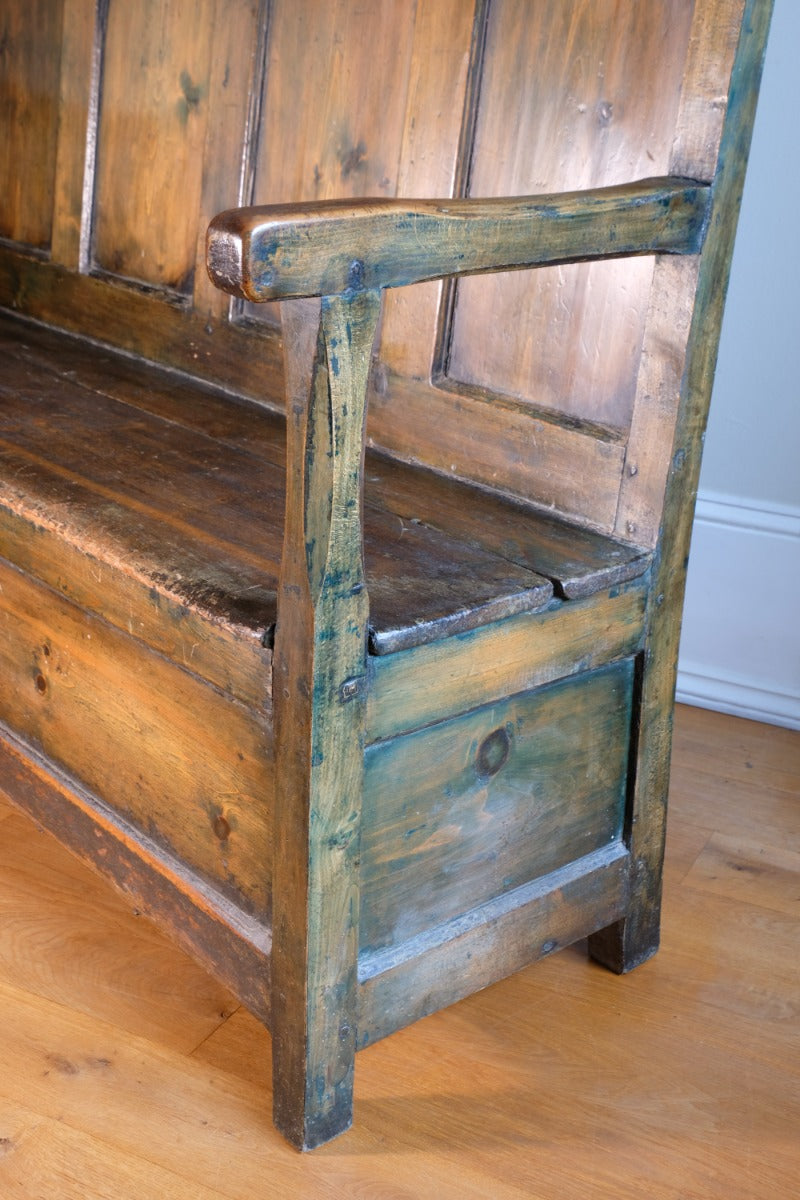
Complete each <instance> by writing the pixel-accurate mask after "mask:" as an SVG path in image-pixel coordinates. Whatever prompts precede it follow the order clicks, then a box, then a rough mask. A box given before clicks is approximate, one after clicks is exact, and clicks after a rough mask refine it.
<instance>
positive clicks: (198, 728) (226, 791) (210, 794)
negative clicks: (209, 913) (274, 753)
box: [0, 560, 273, 918]
mask: <svg viewBox="0 0 800 1200" xmlns="http://www.w3.org/2000/svg"><path fill="white" fill-rule="evenodd" d="M0 581H1V582H2V590H0V621H1V622H2V625H1V626H0V627H1V628H2V640H0V675H1V676H2V679H3V688H2V689H0V720H3V721H5V722H6V723H7V724H8V725H9V726H11V728H12V729H14V730H16V731H18V732H19V733H20V734H22V735H23V736H25V737H27V738H28V740H30V741H32V742H33V743H34V744H35V745H36V746H38V747H39V748H40V749H41V750H42V752H43V753H44V754H46V755H47V756H48V757H49V758H50V759H51V760H52V761H54V762H56V763H58V764H60V765H61V767H62V768H64V769H65V770H67V771H69V772H70V773H72V774H74V775H75V776H77V778H78V779H80V780H81V781H82V782H83V784H84V785H85V786H86V787H87V788H88V789H89V790H90V791H92V792H94V793H95V794H97V795H99V796H102V797H103V799H104V800H105V802H106V803H107V804H108V805H109V806H110V807H111V808H113V809H114V810H116V811H117V812H118V813H120V814H121V815H122V816H123V817H125V818H127V819H128V820H129V821H130V822H132V823H133V824H135V825H138V827H139V828H140V829H142V830H143V831H144V832H145V833H147V834H148V835H149V836H151V837H152V839H153V840H154V841H156V842H157V843H159V844H161V845H162V846H164V847H165V848H167V849H168V850H169V851H170V852H171V853H173V854H174V855H175V856H177V857H180V858H182V859H183V861H184V862H186V863H187V865H188V866H189V867H190V869H192V870H193V871H194V872H195V873H198V874H200V875H202V876H204V877H205V878H206V879H207V880H210V881H213V884H214V886H215V887H216V888H218V890H219V891H221V892H222V893H223V894H225V895H228V896H229V897H230V898H231V899H232V900H233V901H234V902H235V903H238V904H239V905H240V906H241V907H242V908H243V909H244V910H245V911H248V912H251V913H254V914H258V915H259V916H260V917H262V918H265V917H266V916H267V915H268V913H269V905H270V886H269V868H270V860H271V855H270V820H271V810H272V802H273V801H272V797H273V782H272V769H271V765H270V761H269V760H270V743H271V729H270V727H269V725H268V723H267V722H266V720H265V718H264V716H263V714H261V713H259V712H258V710H256V711H253V712H251V711H250V710H248V709H247V708H246V707H245V706H244V705H241V704H238V703H237V702H236V701H234V700H233V699H232V698H230V697H227V696H224V695H222V694H220V693H219V692H217V691H216V690H215V689H213V688H211V687H209V686H208V685H204V684H203V683H202V682H201V681H200V680H199V679H198V678H197V677H196V676H193V675H191V674H189V672H187V671H185V670H182V669H181V668H179V667H177V666H176V665H174V664H172V663H169V662H168V660H166V659H164V658H162V657H161V656H160V655H158V654H155V653H154V652H152V651H149V650H148V649H147V647H146V646H144V645H143V644H142V643H141V642H139V641H137V640H135V639H133V638H130V637H128V636H126V635H125V634H123V633H121V632H119V631H117V630H115V629H114V628H113V627H112V626H110V625H107V624H106V623H105V622H103V621H101V620H100V619H98V618H96V617H93V616H91V615H90V614H88V613H86V612H84V611H83V610H81V609H80V608H78V607H77V606H76V605H74V604H71V603H70V602H68V601H66V600H64V599H62V598H61V597H59V596H58V595H57V594H56V593H55V592H53V591H51V590H50V589H48V588H45V587H43V586H42V585H41V584H39V583H37V582H35V581H33V580H30V579H28V578H26V577H25V576H24V575H23V574H22V573H21V572H19V571H17V570H15V569H14V568H12V567H9V566H8V565H7V564H6V563H5V562H3V561H2V560H0Z"/></svg>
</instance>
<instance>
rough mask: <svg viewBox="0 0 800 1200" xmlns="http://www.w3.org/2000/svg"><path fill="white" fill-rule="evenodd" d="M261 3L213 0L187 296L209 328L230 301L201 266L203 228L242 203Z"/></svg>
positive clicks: (250, 164) (259, 62) (251, 145)
mask: <svg viewBox="0 0 800 1200" xmlns="http://www.w3.org/2000/svg"><path fill="white" fill-rule="evenodd" d="M264 14H265V5H264V3H263V2H262V3H260V4H255V3H253V0H215V2H214V15H213V32H212V35H211V36H212V46H213V54H212V55H211V63H210V70H209V77H208V99H207V103H208V123H207V126H206V137H205V145H204V146H203V161H204V162H208V163H213V164H214V170H213V171H206V172H204V174H203V181H202V191H201V195H200V204H199V212H198V214H197V222H196V225H195V230H194V232H195V239H196V240H195V268H194V288H193V294H192V300H193V304H194V307H195V308H196V309H197V310H198V312H200V313H202V314H205V315H206V316H207V318H208V321H209V324H211V326H212V328H213V324H214V322H216V321H221V322H224V321H226V320H227V318H228V316H229V310H230V302H229V301H228V300H227V299H226V298H225V296H223V295H221V294H220V292H219V291H218V290H217V289H216V288H214V287H213V286H212V284H211V281H210V279H209V277H208V272H207V271H206V266H205V232H204V231H205V229H206V226H207V225H208V222H209V221H210V220H211V218H212V217H213V216H214V213H216V212H219V210H220V209H221V208H226V207H230V205H231V204H232V203H233V204H246V203H247V202H248V200H249V199H250V184H251V175H252V172H253V169H254V166H255V164H254V161H253V159H254V156H255V152H256V142H257V138H258V133H259V130H258V129H257V127H256V117H257V114H258V100H259V98H260V94H261V83H262V66H263V54H264V46H263V44H262V39H263V35H264V33H265V24H266V21H265V16H264Z"/></svg>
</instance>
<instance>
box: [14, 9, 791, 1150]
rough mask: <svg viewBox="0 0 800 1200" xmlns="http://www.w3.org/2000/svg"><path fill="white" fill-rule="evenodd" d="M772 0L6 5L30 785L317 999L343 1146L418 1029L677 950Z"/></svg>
mask: <svg viewBox="0 0 800 1200" xmlns="http://www.w3.org/2000/svg"><path fill="white" fill-rule="evenodd" d="M769 13H770V3H769V2H768V0H679V2H676V3H673V4H670V5H661V6H651V5H642V4H638V3H636V2H635V0H624V2H623V3H617V2H614V3H612V0H559V2H558V3H543V4H537V5H529V4H525V3H515V2H514V0H436V3H433V2H431V3H428V2H427V0H425V2H417V3H410V2H409V3H405V0H403V2H402V3H397V4H393V5H374V6H366V7H365V6H363V5H355V4H352V3H350V2H349V0H340V2H338V3H336V4H331V5H319V4H316V3H314V2H313V0H293V2H292V3H291V4H289V3H285V2H284V0H271V2H267V0H263V2H262V3H259V4H252V3H250V2H249V0H247V2H246V0H235V2H233V3H231V2H230V0H225V2H223V0H198V4H197V5H195V6H194V10H193V11H192V12H191V13H189V12H188V11H185V10H184V9H183V8H178V7H177V6H175V5H170V4H169V3H167V0H147V2H146V3H142V4H139V5H129V4H125V3H123V0H102V2H101V3H97V4H95V3H94V2H93V0H30V3H29V4H28V5H26V6H25V7H24V9H22V8H20V9H18V11H15V12H13V13H10V14H7V15H5V16H4V17H2V18H0V22H4V28H3V36H2V45H3V46H4V47H7V48H9V50H8V51H7V52H6V59H7V63H6V68H7V69H5V82H4V83H3V84H2V87H3V88H4V89H5V104H4V111H6V112H7V113H8V114H9V118H10V119H9V120H8V121H6V122H5V124H4V125H3V126H2V127H0V162H2V163H3V165H4V179H5V180H6V183H5V186H4V188H3V189H2V193H1V194H0V305H2V307H3V310H4V311H3V313H2V314H0V343H1V346H0V349H1V350H2V353H0V363H2V366H0V683H1V684H2V686H0V787H1V788H2V790H3V792H4V794H6V795H8V797H9V798H10V799H11V800H12V801H13V802H14V803H16V804H17V805H19V806H20V807H21V808H22V809H24V810H25V811H28V812H30V813H31V814H32V815H33V816H34V817H35V818H36V819H37V820H39V821H40V822H41V823H42V824H43V825H45V826H46V827H47V828H48V829H51V830H52V831H53V832H55V834H56V835H57V836H58V837H59V838H60V839H61V840H62V841H63V842H64V843H65V844H66V845H68V846H70V847H71V848H72V849H73V850H74V851H75V852H76V853H78V854H79V855H80V856H81V857H83V858H84V859H85V860H87V861H89V862H92V863H93V864H94V865H95V866H96V867H97V868H98V869H99V870H100V871H101V872H103V873H104V874H105V875H106V876H107V877H108V878H109V879H110V880H111V881H112V882H113V883H114V884H115V885H116V886H118V887H120V888H121V889H122V890H123V891H124V892H125V893H126V894H127V895H129V896H130V898H131V899H132V901H133V902H134V903H135V904H136V905H137V906H139V907H140V908H141V909H142V910H143V911H145V912H147V913H148V914H149V915H150V916H151V917H152V918H153V919H154V920H155V921H157V922H158V923H160V924H161V925H162V926H163V927H164V928H166V929H167V930H169V931H170V932H171V933H172V934H173V935H174V936H175V938H176V939H177V940H178V941H179V942H180V943H181V944H182V945H183V946H185V947H186V948H187V949H189V950H190V951H191V952H192V953H193V954H194V955H196V956H197V957H198V958H199V959H200V960H201V961H202V962H203V963H204V964H205V965H207V966H208V967H209V969H211V970H212V971H214V972H215V973H216V974H217V975H218V976H219V977H220V978H221V979H222V980H223V981H224V982H225V983H226V984H227V985H228V986H229V987H230V988H231V989H232V991H233V992H234V993H235V994H236V995H237V996H238V997H239V999H240V1000H241V1001H242V1002H243V1003H245V1004H246V1005H248V1007H250V1009H251V1010H252V1011H253V1012H254V1013H256V1014H257V1015H258V1016H259V1017H260V1018H261V1019H262V1020H264V1021H265V1023H266V1024H267V1025H268V1026H269V1027H270V1029H271V1032H272V1037H273V1049H274V1064H275V1066H274V1101H273V1103H274V1117H275V1120H276V1123H277V1124H278V1126H279V1127H280V1128H281V1129H282V1130H283V1132H284V1133H285V1134H286V1136H287V1137H288V1138H289V1139H290V1140H291V1141H292V1142H294V1143H295V1144H296V1145H298V1146H300V1147H303V1148H310V1147H313V1146H315V1145H318V1144H320V1143H322V1142H324V1141H326V1140H327V1139H328V1138H330V1137H332V1136H334V1135H336V1134H337V1133H340V1132H341V1131H342V1130H343V1129H345V1128H347V1126H348V1124H349V1122H350V1119H351V1113H352V1090H353V1078H354V1062H355V1056H356V1051H357V1050H358V1049H359V1048H361V1047H363V1046H365V1045H367V1044H369V1043H370V1042H371V1041H374V1040H375V1039H377V1038H380V1037H383V1036H385V1035H387V1034H389V1033H391V1032H392V1031H393V1030H395V1029H397V1028H399V1027H401V1026H402V1025H404V1024H406V1023H408V1022H410V1021H413V1020H415V1019H417V1018H418V1017H420V1016H422V1015H424V1014H426V1013H429V1012H431V1011H434V1010H435V1009H436V1008H438V1007H441V1006H443V1005H446V1004H449V1003H452V1002H453V1001H454V1000H457V999H458V998H460V997H462V996H465V995H468V994H469V993H470V992H472V991H474V990H475V989H477V988H480V987H483V986H485V985H486V984H488V983H490V982H492V981H494V980H496V979H499V978H502V977H503V976H504V975H507V974H508V973H510V972H512V971H514V970H517V969H519V968H520V967H522V966H524V965H525V964H527V963H529V962H531V961H533V960H535V959H537V958H539V957H541V956H543V955H546V954H549V953H551V952H552V951H553V950H555V949H557V948H559V947H561V946H564V945H567V944H569V943H570V942H573V941H575V940H577V939H579V938H583V937H588V938H589V949H590V953H591V954H592V955H593V956H594V957H595V958H596V959H597V960H598V961H600V962H603V963H604V964H605V965H607V966H609V967H610V968H611V969H613V970H615V971H618V972H623V971H626V970H628V969H630V968H631V967H633V966H635V965H637V964H638V963H640V962H642V961H644V960H645V959H646V958H648V957H649V956H650V955H651V954H652V953H653V952H654V950H655V949H656V947H657V944H658V925H659V907H660V890H661V866H662V858H663V841H664V822H665V809H666V794H667V785H668V766H669V751H670V729H671V714H672V698H673V691H674V678H675V662H676V656H677V645H678V635H679V627H680V612H681V605H682V597H683V583H684V576H685V560H686V555H687V553H688V544H689V534H690V528H691V520H692V510H693V501H694V495H695V491H696V486H697V476H698V471H699V461H700V451H701V440H702V430H703V427H704V422H705V416H706V411H707V406H708V398H709V394H710V388H711V380H712V375H713V367H714V360H715V355H716V345H717V339H718V334H719V323H720V319H721V311H722V303H723V298H724V292H725V285H726V281H727V272H728V266H729V261H730V253H731V248H732V243H733V235H734V228H735V220H736V214H737V209H738V202H739V196H740V193H741V186H742V180H743V175H744V169H745V163H746V157H747V149H748V145H749V136H750V130H751V126H752V118H753V112H754V107H755V101H756V95H757V90H758V81H759V75H760V68H761V61H762V57H763V48H764V42H765V39H766V33H767V27H768V21H769ZM312 35H313V36H312Z"/></svg>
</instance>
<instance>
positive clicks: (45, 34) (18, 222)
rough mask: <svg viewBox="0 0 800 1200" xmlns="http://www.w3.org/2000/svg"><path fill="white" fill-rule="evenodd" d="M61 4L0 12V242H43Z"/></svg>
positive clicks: (32, 3)
mask: <svg viewBox="0 0 800 1200" xmlns="http://www.w3.org/2000/svg"><path fill="white" fill-rule="evenodd" d="M62 17H63V0H26V3H25V4H4V5H3V6H2V9H0V179H2V181H3V183H2V187H0V237H5V238H9V239H11V240H13V241H16V242H22V243H23V244H25V245H27V246H33V247H35V248H36V249H39V250H43V249H47V247H48V246H49V245H50V230H51V226H52V219H53V190H54V181H55V164H56V135H57V132H58V92H59V77H60V66H61V25H62Z"/></svg>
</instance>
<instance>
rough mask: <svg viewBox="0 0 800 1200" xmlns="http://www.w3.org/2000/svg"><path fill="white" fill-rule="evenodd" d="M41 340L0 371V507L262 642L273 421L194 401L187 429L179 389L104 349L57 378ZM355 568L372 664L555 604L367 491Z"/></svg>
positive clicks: (272, 576) (512, 567)
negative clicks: (366, 602)
mask: <svg viewBox="0 0 800 1200" xmlns="http://www.w3.org/2000/svg"><path fill="white" fill-rule="evenodd" d="M43 341H47V343H48V344H47V347H46V357H45V358H44V360H43V358H42V356H43V354H44V353H45V347H44V346H43V345H42V344H41V343H42V342H43ZM39 342H40V344H39V345H37V348H36V356H35V358H33V357H31V358H29V359H25V357H24V356H23V357H22V358H20V356H19V355H16V356H15V355H14V354H13V353H9V355H8V356H6V357H5V358H4V368H3V371H2V374H1V375H0V395H2V398H3V405H2V414H1V415H0V461H1V462H2V463H3V478H4V482H3V484H2V487H3V494H4V496H5V503H6V504H7V505H13V507H14V509H15V511H17V512H18V513H22V512H27V513H28V514H29V515H30V517H31V519H32V520H37V521H41V520H43V519H44V517H45V515H46V514H47V513H48V512H49V513H51V514H56V513H57V514H58V520H59V521H60V523H61V524H62V526H64V531H63V533H64V536H65V537H67V538H70V539H71V540H72V541H73V542H74V543H76V544H79V543H82V544H85V545H86V546H87V549H88V551H89V552H90V553H92V554H93V555H94V556H95V557H97V558H99V559H100V560H102V561H106V562H108V563H110V564H113V565H114V567H115V569H116V570H118V571H120V572H122V573H126V572H128V571H137V572H139V573H141V574H142V575H143V576H144V577H145V578H147V579H148V581H149V583H150V585H151V586H152V587H153V588H155V589H156V590H157V591H159V592H164V593H166V594H168V595H170V596H171V597H173V598H174V599H175V600H176V602H177V603H179V604H181V605H183V606H185V607H187V608H190V609H195V608H200V609H203V610H206V611H208V612H210V613H211V614H212V615H213V616H214V617H215V618H218V619H223V620H227V621H229V622H230V623H232V624H236V625H240V626H243V627H244V628H245V629H249V630H252V631H257V632H259V634H260V635H261V636H262V637H263V638H264V640H265V642H269V640H270V638H271V631H272V628H273V626H274V622H275V589H276V587H277V579H278V571H279V564H280V555H281V545H282V517H283V508H284V469H283V460H284V455H285V450H284V444H283V439H284V431H283V423H282V421H280V420H277V419H276V417H275V415H274V414H273V413H271V412H269V411H267V410H265V409H263V408H262V407H261V406H258V405H255V404H246V403H240V404H239V405H233V406H232V405H231V404H230V403H229V399H228V397H226V396H223V395H219V394H218V395H215V394H214V393H213V392H212V391H211V390H210V389H202V395H201V405H200V412H199V415H198V414H195V417H194V418H192V419H191V420H190V421H189V422H188V423H186V422H187V420H188V419H187V418H185V416H184V414H185V413H186V412H187V411H188V412H193V411H194V410H193V407H192V398H193V390H192V384H191V383H190V382H189V381H186V380H177V379H176V377H175V376H173V375H171V374H170V373H162V372H160V371H158V370H157V369H156V368H150V369H149V370H148V377H147V383H146V386H145V387H144V388H141V387H140V386H139V385H137V383H136V376H137V373H138V365H134V364H133V363H131V362H129V361H128V360H126V359H120V358H119V357H118V356H115V355H113V354H110V353H109V352H107V351H103V352H102V359H103V361H102V363H101V364H100V366H99V367H98V365H97V364H94V365H92V363H93V354H94V350H93V348H91V347H89V348H85V349H84V351H83V356H82V357H81V355H80V353H79V351H78V350H77V349H76V347H75V345H74V343H72V344H70V345H69V347H68V353H67V361H68V362H69V366H68V367H67V369H66V370H64V367H63V365H60V364H59V359H58V355H59V351H60V342H61V339H60V338H56V337H54V336H53V335H49V337H48V338H47V339H41V338H40V339H39ZM109 358H110V359H111V360H112V362H113V368H114V369H113V372H112V373H111V375H112V378H113V379H114V385H113V387H112V388H111V389H109V390H113V391H115V392H117V393H118V394H119V393H122V394H125V395H126V396H127V399H125V400H121V399H118V398H117V397H116V396H110V395H108V391H107V389H106V387H105V385H104V384H103V383H101V380H104V379H105V378H106V373H107V371H108V365H107V361H106V360H107V359H109ZM84 363H85V364H87V365H86V366H85V367H84ZM161 383H163V388H164V390H163V392H160V391H159V389H158V385H159V384H161ZM145 396H146V398H147V399H146V400H145ZM156 397H160V399H155V398H156ZM209 430H213V433H210V432H208V431H209ZM218 434H221V437H220V436H217V435H218ZM365 559H366V569H367V579H368V587H369V593H370V598H371V613H372V616H371V644H372V649H373V651H374V652H376V653H387V652H391V651H395V650H398V649H401V648H406V647H408V646H411V645H419V644H421V643H424V642H426V641H430V640H433V639H435V638H436V637H440V636H443V635H444V634H446V633H453V632H461V631H466V630H468V629H471V628H475V627H476V626H477V625H480V624H483V623H485V622H486V621H489V620H495V619H497V618H499V617H502V616H507V615H512V614H514V613H518V612H522V611H535V610H536V609H539V608H541V607H543V606H544V605H545V604H547V603H548V602H549V600H550V597H551V594H552V589H551V587H550V585H549V583H548V582H547V581H546V580H545V579H543V578H541V577H540V576H538V575H536V574H535V573H534V572H532V571H531V570H530V569H529V568H528V567H526V566H525V565H517V564H514V563H511V562H509V561H507V560H505V559H504V558H502V557H499V556H497V555H496V554H493V553H491V552H489V551H487V550H485V549H483V548H481V547H479V546H474V547H470V546H468V545H465V544H464V543H462V542H461V541H460V540H458V539H457V538H456V537H454V536H452V535H451V534H449V533H448V532H447V531H446V530H444V529H436V528H432V527H429V526H428V525H427V524H425V525H423V524H418V523H414V522H405V521H403V520H402V519H401V518H400V517H399V516H398V515H397V514H394V513H392V512H391V510H390V509H389V508H388V507H387V506H386V505H385V504H383V503H381V502H380V501H379V500H377V499H375V498H374V496H373V495H372V494H370V495H369V496H368V497H367V502H366V512H365Z"/></svg>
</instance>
